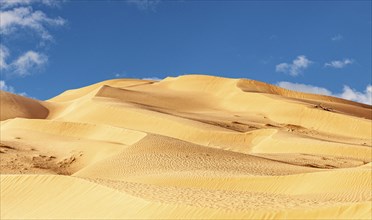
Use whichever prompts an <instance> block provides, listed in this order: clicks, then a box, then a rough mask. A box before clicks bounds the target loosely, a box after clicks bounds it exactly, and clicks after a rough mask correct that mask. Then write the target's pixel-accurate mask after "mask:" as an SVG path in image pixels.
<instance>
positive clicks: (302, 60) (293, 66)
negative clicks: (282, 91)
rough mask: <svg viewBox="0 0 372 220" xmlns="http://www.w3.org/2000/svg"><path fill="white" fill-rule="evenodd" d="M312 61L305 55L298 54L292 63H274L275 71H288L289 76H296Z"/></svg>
mask: <svg viewBox="0 0 372 220" xmlns="http://www.w3.org/2000/svg"><path fill="white" fill-rule="evenodd" d="M311 63H312V61H311V60H309V59H307V58H306V56H304V55H300V56H298V57H297V58H296V59H294V60H293V61H292V63H280V64H278V65H276V68H275V70H276V72H283V73H288V74H289V75H291V76H297V75H298V74H300V73H301V72H302V71H304V70H305V69H306V68H308V67H309V65H310V64H311Z"/></svg>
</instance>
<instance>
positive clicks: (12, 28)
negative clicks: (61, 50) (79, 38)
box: [0, 0, 66, 76]
mask: <svg viewBox="0 0 372 220" xmlns="http://www.w3.org/2000/svg"><path fill="white" fill-rule="evenodd" d="M0 1H1V7H0V21H1V22H0V36H1V38H2V39H11V38H13V37H14V34H16V33H18V32H22V33H26V34H27V33H32V35H31V36H36V37H37V38H38V39H39V40H40V41H41V43H42V44H41V45H45V43H47V42H51V41H53V36H52V35H51V33H50V32H49V28H50V27H55V26H63V25H65V23H66V20H65V19H63V18H61V17H56V18H51V17H49V16H48V15H47V14H45V13H44V12H43V11H40V10H34V8H33V7H34V6H35V5H40V4H42V5H46V6H52V7H53V6H58V5H59V4H60V2H61V1H56V0H0ZM35 3H36V4H35ZM34 33H36V35H34ZM21 40H22V39H20V41H21ZM8 46H9V45H4V44H0V69H1V70H2V71H1V74H2V75H3V74H4V75H6V76H7V75H16V76H26V75H29V74H30V73H31V72H32V70H34V69H36V68H40V67H42V66H43V65H45V64H46V63H47V61H48V57H47V55H46V54H45V53H43V52H40V51H42V47H41V48H40V47H39V49H38V50H40V51H39V52H37V51H34V50H32V49H28V50H27V49H24V50H23V52H22V51H21V52H18V51H17V54H16V55H13V54H12V53H14V51H13V50H12V48H11V47H8ZM35 46H36V45H35ZM39 46H40V45H39ZM11 54H12V57H10V55H11ZM9 58H12V59H11V60H9Z"/></svg>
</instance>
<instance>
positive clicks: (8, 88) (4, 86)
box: [0, 80, 15, 93]
mask: <svg viewBox="0 0 372 220" xmlns="http://www.w3.org/2000/svg"><path fill="white" fill-rule="evenodd" d="M0 90H3V91H6V92H11V93H15V89H14V87H13V86H10V85H8V84H6V82H5V81H4V80H0Z"/></svg>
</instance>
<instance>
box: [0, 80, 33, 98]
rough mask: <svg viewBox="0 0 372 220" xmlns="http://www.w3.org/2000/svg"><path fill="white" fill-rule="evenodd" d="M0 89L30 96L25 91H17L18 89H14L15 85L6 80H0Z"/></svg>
mask: <svg viewBox="0 0 372 220" xmlns="http://www.w3.org/2000/svg"><path fill="white" fill-rule="evenodd" d="M0 90H3V91H5V92H10V93H13V94H17V95H21V96H27V97H28V95H27V93H25V92H21V93H17V92H16V90H15V89H14V87H13V86H10V85H8V84H7V83H6V82H5V81H4V80H0Z"/></svg>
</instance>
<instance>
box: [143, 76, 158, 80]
mask: <svg viewBox="0 0 372 220" xmlns="http://www.w3.org/2000/svg"><path fill="white" fill-rule="evenodd" d="M142 79H143V80H152V81H160V80H162V79H161V78H159V77H156V76H155V77H145V78H142Z"/></svg>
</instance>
